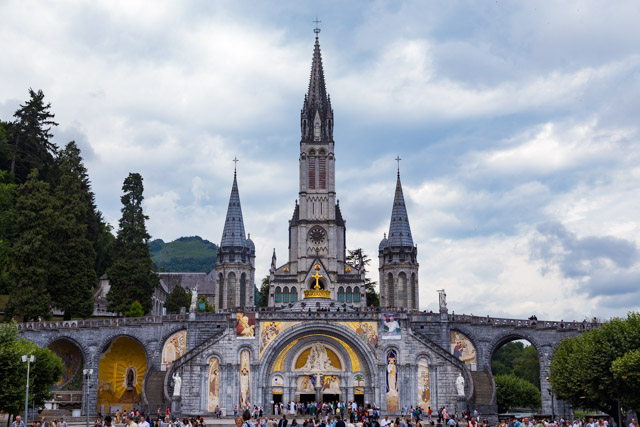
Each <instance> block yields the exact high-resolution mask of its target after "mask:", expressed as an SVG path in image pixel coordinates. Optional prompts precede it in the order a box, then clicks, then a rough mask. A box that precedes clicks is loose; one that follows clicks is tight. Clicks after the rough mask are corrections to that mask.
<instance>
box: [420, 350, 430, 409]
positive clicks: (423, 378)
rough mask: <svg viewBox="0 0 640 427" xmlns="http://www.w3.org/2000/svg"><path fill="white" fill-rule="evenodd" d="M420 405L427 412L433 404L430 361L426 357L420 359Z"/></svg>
mask: <svg viewBox="0 0 640 427" xmlns="http://www.w3.org/2000/svg"><path fill="white" fill-rule="evenodd" d="M418 406H419V407H420V408H422V410H423V411H424V412H425V413H426V412H427V410H428V409H429V406H431V384H430V381H429V362H428V361H427V359H426V358H425V357H422V358H420V359H418Z"/></svg>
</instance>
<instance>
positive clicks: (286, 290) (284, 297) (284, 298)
mask: <svg viewBox="0 0 640 427" xmlns="http://www.w3.org/2000/svg"><path fill="white" fill-rule="evenodd" d="M282 302H289V288H288V287H286V286H285V287H284V289H283V290H282Z"/></svg>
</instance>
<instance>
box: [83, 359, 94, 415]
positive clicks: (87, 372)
mask: <svg viewBox="0 0 640 427" xmlns="http://www.w3.org/2000/svg"><path fill="white" fill-rule="evenodd" d="M82 373H83V374H84V379H85V388H86V389H87V397H86V398H85V411H86V412H87V427H89V388H90V387H91V385H90V382H89V381H90V380H91V375H92V374H93V369H83V370H82Z"/></svg>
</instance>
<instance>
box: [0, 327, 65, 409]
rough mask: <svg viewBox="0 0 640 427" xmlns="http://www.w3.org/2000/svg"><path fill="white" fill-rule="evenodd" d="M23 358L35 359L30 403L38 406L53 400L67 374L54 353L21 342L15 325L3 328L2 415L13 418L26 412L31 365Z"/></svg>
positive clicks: (0, 359) (0, 349) (0, 368)
mask: <svg viewBox="0 0 640 427" xmlns="http://www.w3.org/2000/svg"><path fill="white" fill-rule="evenodd" d="M22 355H34V356H35V362H34V363H32V364H31V366H30V372H29V401H30V402H34V403H35V405H36V406H41V405H43V404H44V401H45V400H48V399H50V398H51V394H52V393H51V387H53V385H54V384H55V383H56V382H57V381H58V380H59V379H60V378H61V376H62V372H63V370H64V365H63V363H62V361H61V360H60V358H59V357H58V356H56V355H55V354H54V353H53V352H51V351H50V350H48V349H46V348H42V347H39V346H38V345H36V344H34V343H32V342H31V341H27V340H25V339H24V338H21V337H20V335H19V333H18V328H17V326H16V324H15V323H7V324H4V325H0V412H6V413H8V414H9V415H17V414H19V413H20V412H21V410H23V409H24V397H25V391H26V390H25V388H26V380H27V364H26V363H24V362H22Z"/></svg>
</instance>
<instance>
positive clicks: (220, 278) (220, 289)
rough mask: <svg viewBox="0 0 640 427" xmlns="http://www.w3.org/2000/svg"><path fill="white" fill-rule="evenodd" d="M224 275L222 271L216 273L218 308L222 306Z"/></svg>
mask: <svg viewBox="0 0 640 427" xmlns="http://www.w3.org/2000/svg"><path fill="white" fill-rule="evenodd" d="M223 291H224V276H223V275H222V273H220V274H219V275H218V310H221V309H223V308H224V292H223Z"/></svg>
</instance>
